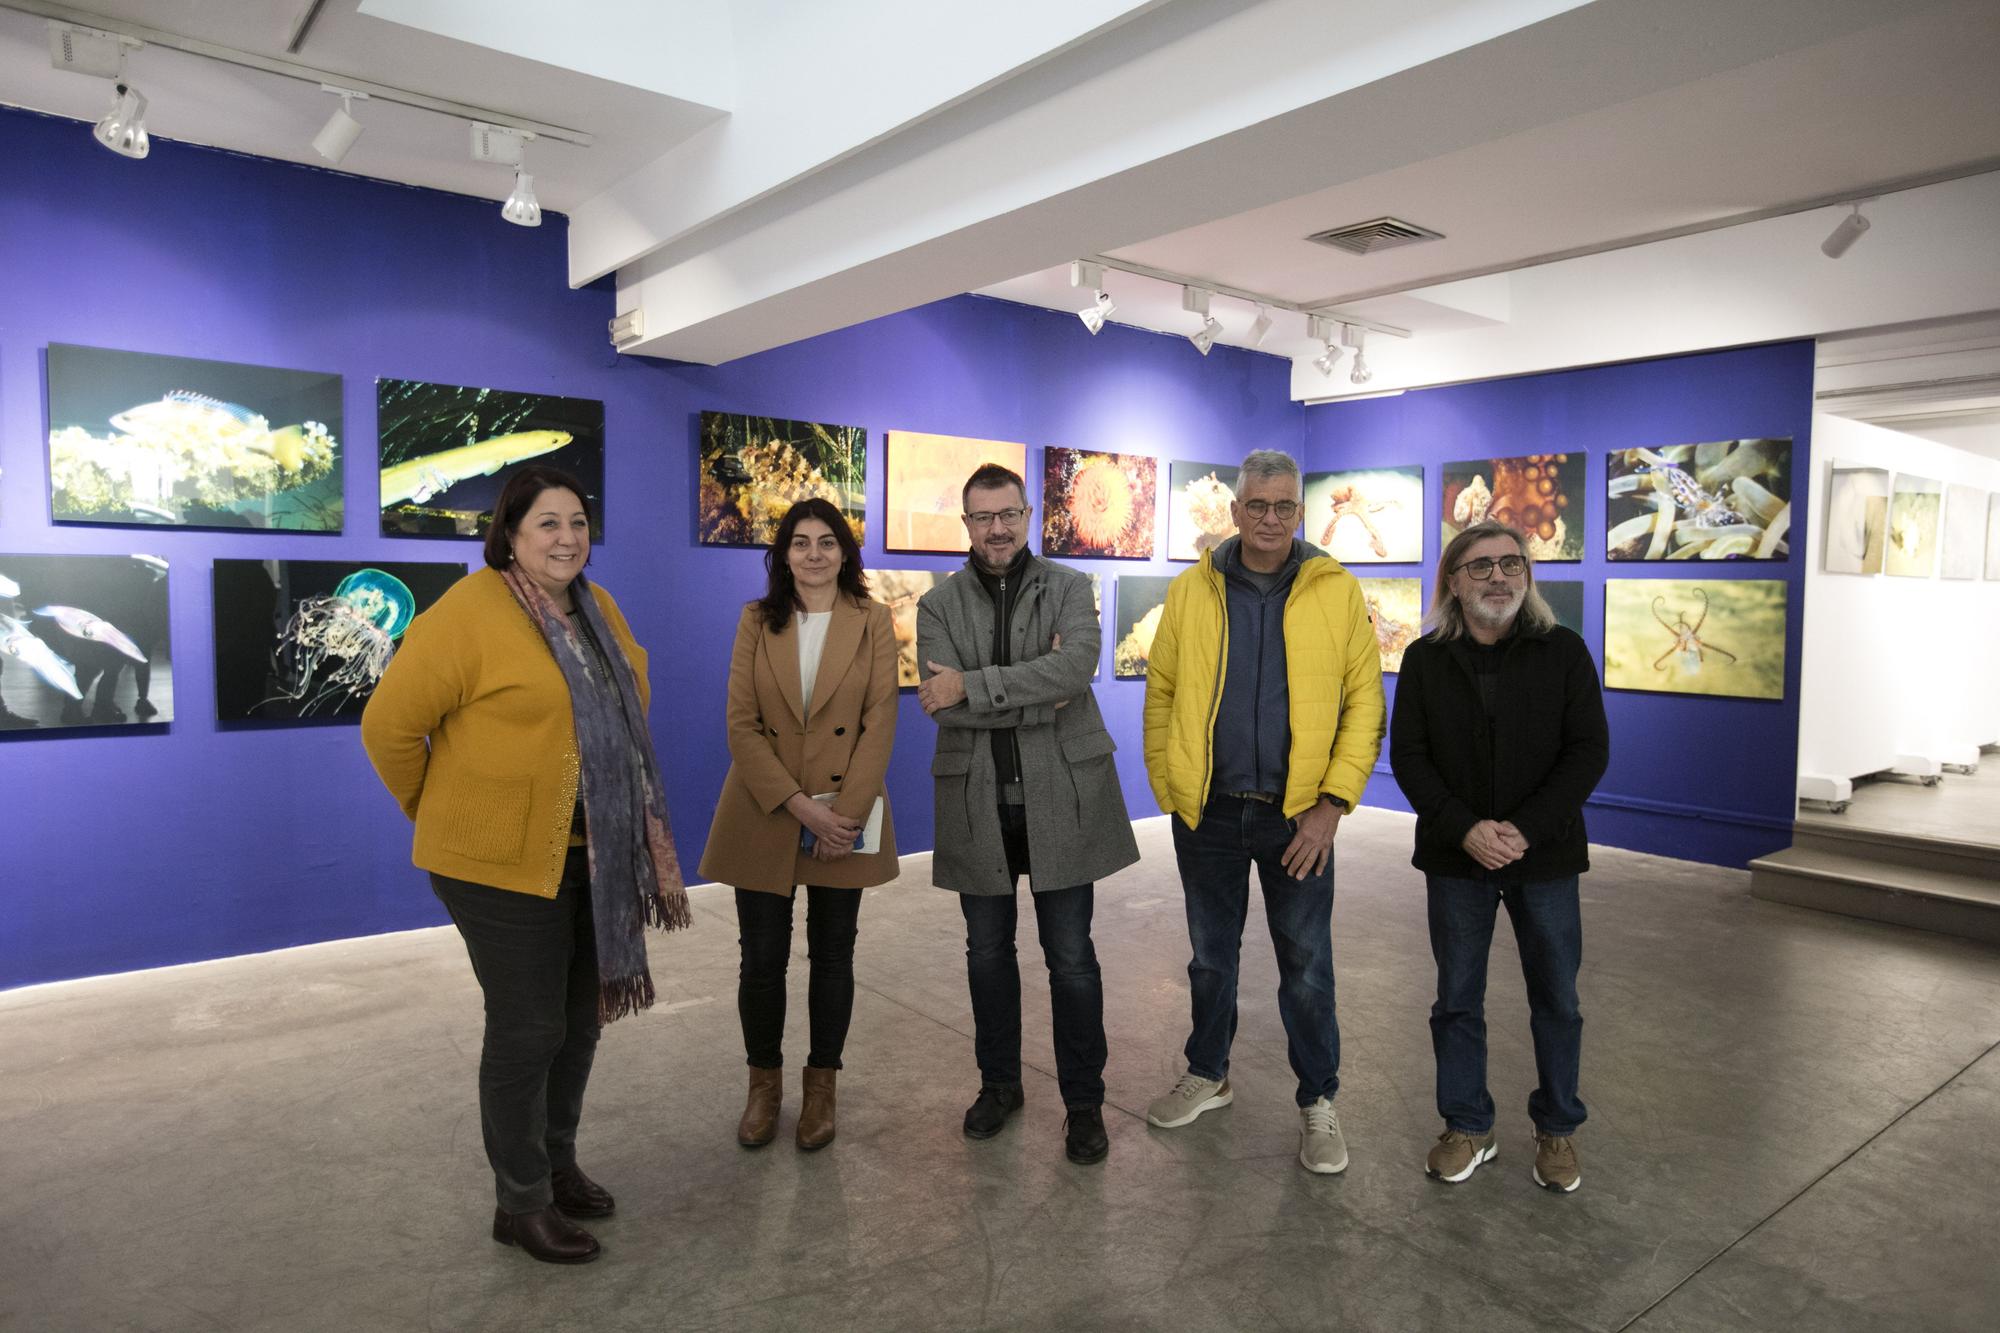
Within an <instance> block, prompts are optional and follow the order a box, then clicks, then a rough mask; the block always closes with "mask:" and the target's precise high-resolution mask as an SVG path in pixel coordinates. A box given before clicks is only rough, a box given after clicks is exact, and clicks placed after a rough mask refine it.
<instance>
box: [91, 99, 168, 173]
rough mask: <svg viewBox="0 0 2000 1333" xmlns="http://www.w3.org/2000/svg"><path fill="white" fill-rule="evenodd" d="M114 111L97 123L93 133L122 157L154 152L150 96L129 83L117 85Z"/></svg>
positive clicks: (98, 140)
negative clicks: (148, 125)
mask: <svg viewBox="0 0 2000 1333" xmlns="http://www.w3.org/2000/svg"><path fill="white" fill-rule="evenodd" d="M117 87H118V91H117V93H116V95H115V100H114V101H113V102H112V103H111V111H110V114H108V115H106V116H105V117H104V119H103V120H100V121H98V122H97V128H96V129H94V130H92V131H91V136H92V137H93V138H95V139H96V140H97V142H99V143H101V144H103V145H104V146H105V147H106V148H109V149H110V150H111V151H112V152H114V153H116V154H118V155H119V156H120V157H131V158H141V157H144V156H145V155H146V154H148V153H150V152H152V151H153V141H152V140H151V139H150V138H148V137H147V136H146V98H145V95H144V94H143V93H141V92H140V91H139V90H138V89H137V88H134V87H133V86H132V85H131V84H129V83H120V84H118V85H117Z"/></svg>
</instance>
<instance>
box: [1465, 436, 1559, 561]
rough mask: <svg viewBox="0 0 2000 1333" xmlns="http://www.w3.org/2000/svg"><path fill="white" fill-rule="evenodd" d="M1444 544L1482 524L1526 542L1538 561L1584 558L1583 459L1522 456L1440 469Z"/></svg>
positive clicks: (1545, 455) (1466, 462)
mask: <svg viewBox="0 0 2000 1333" xmlns="http://www.w3.org/2000/svg"><path fill="white" fill-rule="evenodd" d="M1440 499H1441V504H1442V510H1441V513H1442V520H1441V523H1440V526H1441V528H1442V529H1443V538H1444V542H1445V543H1446V544H1447V545H1449V544H1450V542H1451V539H1452V538H1453V537H1456V536H1457V535H1458V534H1459V533H1461V532H1463V531H1465V529H1467V528H1469V527H1471V526H1472V525H1473V524H1474V523H1477V522H1479V521H1480V520H1482V519H1488V518H1491V519H1496V520H1498V521H1499V522H1501V523H1505V524H1507V525H1508V526H1509V527H1512V528H1514V529H1516V530H1518V531H1519V532H1520V533H1521V534H1522V535H1524V536H1525V537H1527V539H1528V549H1529V552H1530V554H1532V555H1533V556H1534V557H1535V559H1536V560H1538V561H1549V560H1581V559H1583V511H1584V495H1583V455H1582V454H1522V455H1520V456H1519V457H1516V458H1476V459H1470V460H1467V461H1464V462H1459V463H1446V464H1445V465H1444V488H1443V494H1442V496H1441V497H1440Z"/></svg>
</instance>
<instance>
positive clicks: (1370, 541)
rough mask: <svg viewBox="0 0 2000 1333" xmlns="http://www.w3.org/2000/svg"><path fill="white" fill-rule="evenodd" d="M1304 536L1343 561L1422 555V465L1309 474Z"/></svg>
mask: <svg viewBox="0 0 2000 1333" xmlns="http://www.w3.org/2000/svg"><path fill="white" fill-rule="evenodd" d="M1305 482H1306V491H1305V497H1306V517H1305V532H1306V540H1307V541H1309V542H1311V543H1312V544H1313V545H1315V546H1317V547H1319V548H1320V549H1321V550H1323V551H1325V552H1326V553H1327V554H1328V555H1330V556H1332V557H1333V558H1334V559H1335V560H1338V561H1340V563H1341V564H1343V565H1380V564H1415V563H1417V562H1418V561H1420V560H1422V559H1423V558H1424V470H1423V469H1422V468H1420V467H1384V468H1370V469H1366V470H1363V471H1356V472H1309V473H1307V474H1306V479H1305Z"/></svg>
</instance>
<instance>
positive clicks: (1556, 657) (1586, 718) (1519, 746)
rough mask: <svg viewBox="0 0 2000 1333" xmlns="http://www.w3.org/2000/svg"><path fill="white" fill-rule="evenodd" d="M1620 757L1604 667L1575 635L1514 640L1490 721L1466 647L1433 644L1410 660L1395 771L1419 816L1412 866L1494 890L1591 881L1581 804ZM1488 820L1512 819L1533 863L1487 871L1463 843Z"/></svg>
mask: <svg viewBox="0 0 2000 1333" xmlns="http://www.w3.org/2000/svg"><path fill="white" fill-rule="evenodd" d="M1610 760H1611V728H1610V726H1609V724H1607V723H1606V722H1605V720H1604V696H1603V694H1602V693H1601V692H1600V691H1599V689H1598V684H1597V667H1596V664H1595V663H1593V662H1592V661H1591V660H1590V650H1589V649H1588V648H1585V647H1584V646H1583V640H1582V639H1580V638H1578V637H1577V636H1576V635H1575V634H1574V633H1573V632H1571V631H1570V630H1567V629H1564V628H1562V627H1561V626H1560V625H1558V626H1555V627H1553V628H1551V629H1548V630H1545V631H1543V632H1542V633H1540V634H1516V635H1515V636H1514V637H1513V638H1511V639H1509V640H1506V641H1505V645H1504V647H1503V649H1502V651H1501V657H1500V681H1499V697H1498V704H1497V707H1496V710H1495V716H1494V717H1493V719H1492V720H1491V721H1489V720H1488V718H1487V716H1486V709H1485V708H1484V707H1483V706H1482V705H1481V703H1480V698H1479V683H1478V681H1477V680H1476V679H1475V678H1474V674H1473V665H1472V650H1471V648H1470V646H1469V644H1468V642H1467V640H1465V639H1463V638H1460V639H1454V640H1451V641H1450V642H1445V643H1440V642H1439V641H1438V640H1436V639H1434V638H1431V637H1429V636H1425V637H1424V638H1421V639H1419V640H1417V641H1416V642H1415V643H1413V644H1411V645H1410V647H1409V649H1408V651H1406V652H1405V653H1404V654H1403V670H1402V674H1401V676H1400V677H1398V679H1397V681H1396V709H1395V713H1394V714H1393V716H1392V717H1391V719H1390V723H1389V762H1390V765H1391V767H1393V768H1394V770H1395V773H1396V781H1397V783H1398V784H1399V785H1400V786H1401V787H1402V789H1403V795H1404V796H1406V797H1407V798H1409V802H1410V807H1411V809H1413V810H1415V811H1416V812H1417V850H1416V855H1414V856H1412V857H1411V858H1410V864H1412V865H1414V866H1415V867H1416V868H1417V869H1419V870H1421V871H1423V872H1425V873H1426V874H1431V875H1450V876H1458V877H1463V878H1466V879H1490V880H1494V881H1496V882H1518V881H1523V880H1538V879H1560V878H1563V877H1565V876H1568V875H1578V874H1582V873H1583V872H1584V871H1585V870H1588V869H1589V868H1590V851H1589V840H1588V838H1587V837H1586V836H1585V834H1584V827H1583V803H1584V801H1585V800H1586V799H1587V798H1588V797H1589V796H1590V793H1591V791H1592V790H1593V789H1594V788H1595V787H1596V786H1597V781H1598V779H1599V778H1601V777H1603V776H1604V769H1605V766H1606V765H1607V764H1609V763H1610ZM1482 819H1500V820H1507V821H1509V822H1511V823H1512V824H1513V825H1514V826H1515V827H1516V828H1518V829H1520V830H1521V834H1522V836H1523V837H1525V838H1526V839H1527V840H1528V854H1527V855H1526V856H1524V857H1522V858H1521V859H1520V860H1519V861H1516V862H1514V863H1513V864H1512V865H1509V866H1506V867H1504V868H1502V869H1500V870H1496V871H1488V870H1486V869H1484V868H1482V867H1481V866H1480V864H1479V863H1478V862H1477V861H1475V860H1473V859H1472V858H1471V857H1470V856H1468V855H1466V853H1465V849H1464V848H1463V847H1462V846H1460V844H1461V843H1462V842H1463V841H1464V839H1465V835H1466V833H1467V832H1468V831H1469V830H1470V829H1471V828H1472V826H1473V825H1474V824H1476V823H1478V822H1479V821H1480V820H1482Z"/></svg>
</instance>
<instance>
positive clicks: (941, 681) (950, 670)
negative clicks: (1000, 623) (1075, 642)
mask: <svg viewBox="0 0 2000 1333" xmlns="http://www.w3.org/2000/svg"><path fill="white" fill-rule="evenodd" d="M1060 647H1062V635H1060V634H1052V635H1050V636H1049V651H1050V652H1054V651H1055V650H1056V649H1058V648H1060ZM924 665H925V666H927V667H929V668H930V669H931V675H930V678H929V679H928V680H925V681H924V682H923V683H922V684H920V685H918V686H917V702H918V703H920V704H922V705H923V706H924V712H926V713H935V712H937V711H938V710H939V709H940V708H950V707H951V706H952V705H953V704H956V703H960V702H962V701H963V700H964V699H965V673H964V672H963V671H960V670H958V669H957V668H955V667H948V666H945V665H944V664H943V663H942V662H929V661H927V662H925V663H924ZM1068 702H1069V700H1067V699H1061V700H1058V701H1057V703H1056V707H1057V708H1061V707H1062V706H1063V705H1064V704H1067V703H1068Z"/></svg>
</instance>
